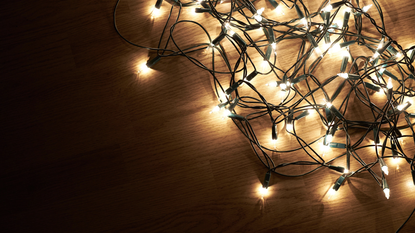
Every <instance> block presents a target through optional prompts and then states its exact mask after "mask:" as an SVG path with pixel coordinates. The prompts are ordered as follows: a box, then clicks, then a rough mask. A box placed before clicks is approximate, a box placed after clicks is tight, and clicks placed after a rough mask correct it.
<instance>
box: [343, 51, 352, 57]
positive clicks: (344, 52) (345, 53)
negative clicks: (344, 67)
mask: <svg viewBox="0 0 415 233" xmlns="http://www.w3.org/2000/svg"><path fill="white" fill-rule="evenodd" d="M342 56H343V57H349V56H350V54H349V51H347V50H344V51H343V52H342Z"/></svg>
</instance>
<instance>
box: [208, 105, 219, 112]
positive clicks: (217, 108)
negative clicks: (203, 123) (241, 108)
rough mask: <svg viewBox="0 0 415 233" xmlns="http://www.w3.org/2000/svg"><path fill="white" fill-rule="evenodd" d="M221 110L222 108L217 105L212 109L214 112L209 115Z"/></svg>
mask: <svg viewBox="0 0 415 233" xmlns="http://www.w3.org/2000/svg"><path fill="white" fill-rule="evenodd" d="M219 110H220V107H219V106H217V105H216V106H215V107H214V108H213V109H212V111H210V112H209V113H210V114H212V113H214V112H218V111H219Z"/></svg>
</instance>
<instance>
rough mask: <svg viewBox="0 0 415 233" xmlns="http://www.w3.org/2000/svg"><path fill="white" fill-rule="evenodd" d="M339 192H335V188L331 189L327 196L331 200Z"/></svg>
mask: <svg viewBox="0 0 415 233" xmlns="http://www.w3.org/2000/svg"><path fill="white" fill-rule="evenodd" d="M336 192H337V190H335V189H334V188H331V189H330V190H329V193H328V194H327V196H328V199H330V198H331V197H332V196H334V194H336Z"/></svg>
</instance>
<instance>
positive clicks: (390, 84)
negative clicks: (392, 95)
mask: <svg viewBox="0 0 415 233" xmlns="http://www.w3.org/2000/svg"><path fill="white" fill-rule="evenodd" d="M386 88H388V89H392V88H393V83H392V79H391V78H389V80H388V84H387V85H386Z"/></svg>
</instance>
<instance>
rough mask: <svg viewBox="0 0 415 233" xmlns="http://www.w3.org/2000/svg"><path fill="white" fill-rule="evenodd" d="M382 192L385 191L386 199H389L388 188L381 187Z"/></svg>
mask: <svg viewBox="0 0 415 233" xmlns="http://www.w3.org/2000/svg"><path fill="white" fill-rule="evenodd" d="M383 192H384V193H385V197H386V199H389V197H390V190H389V188H385V189H383Z"/></svg>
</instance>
